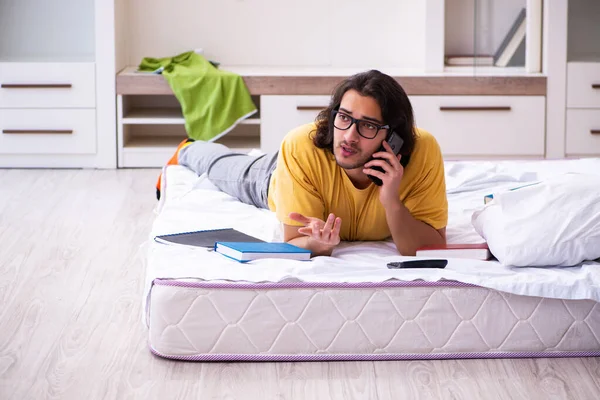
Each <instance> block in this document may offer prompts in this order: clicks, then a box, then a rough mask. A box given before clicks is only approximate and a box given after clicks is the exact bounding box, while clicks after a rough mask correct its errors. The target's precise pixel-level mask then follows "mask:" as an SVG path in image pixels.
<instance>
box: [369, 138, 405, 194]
mask: <svg viewBox="0 0 600 400" xmlns="http://www.w3.org/2000/svg"><path fill="white" fill-rule="evenodd" d="M385 141H386V142H388V144H389V145H390V147H391V148H392V151H393V152H394V154H395V155H396V157H398V154H400V149H402V145H403V144H404V139H402V137H401V136H400V135H399V134H397V133H396V132H395V131H390V133H389V134H388V135H387V137H386V138H385ZM380 151H387V150H386V149H385V148H384V147H383V144H382V145H381V147H380V148H379V149H378V150H377V151H376V153H377V152H380ZM375 158H376V157H371V159H370V160H369V161H371V160H374V159H375ZM371 168H373V169H374V170H376V171H379V172H384V171H383V168H381V167H377V166H375V167H371ZM368 176H369V179H370V180H371V181H373V183H374V184H376V185H377V186H381V185H382V184H383V182H381V179H379V178H377V177H376V176H373V175H368Z"/></svg>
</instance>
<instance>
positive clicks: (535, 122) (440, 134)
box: [410, 96, 545, 158]
mask: <svg viewBox="0 0 600 400" xmlns="http://www.w3.org/2000/svg"><path fill="white" fill-rule="evenodd" d="M410 100H411V103H412V105H413V109H414V115H415V123H416V125H417V127H419V128H423V129H425V130H427V131H429V132H430V133H431V134H433V135H434V136H435V137H436V138H437V140H438V142H439V144H440V147H441V149H442V153H443V154H444V156H449V157H456V158H460V157H461V156H469V157H471V156H476V157H486V156H493V157H505V156H509V157H515V156H516V157H519V156H540V157H541V156H543V155H544V127H545V98H544V96H510V97H507V96H411V97H410Z"/></svg>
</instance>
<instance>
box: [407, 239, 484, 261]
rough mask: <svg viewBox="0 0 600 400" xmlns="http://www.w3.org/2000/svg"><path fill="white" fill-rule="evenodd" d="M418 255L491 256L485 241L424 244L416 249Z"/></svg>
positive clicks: (480, 257) (451, 256)
mask: <svg viewBox="0 0 600 400" xmlns="http://www.w3.org/2000/svg"><path fill="white" fill-rule="evenodd" d="M416 255H417V256H418V257H449V258H471V259H475V260H488V259H490V258H491V257H492V253H490V249H489V247H488V245H487V243H475V244H454V243H453V244H446V245H442V246H426V247H422V248H420V249H417V254H416Z"/></svg>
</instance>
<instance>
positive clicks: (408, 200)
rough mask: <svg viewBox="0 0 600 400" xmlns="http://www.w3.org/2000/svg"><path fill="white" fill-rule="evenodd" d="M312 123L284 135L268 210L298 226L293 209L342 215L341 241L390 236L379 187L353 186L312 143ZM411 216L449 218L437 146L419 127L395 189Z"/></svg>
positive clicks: (439, 224) (434, 221)
mask: <svg viewBox="0 0 600 400" xmlns="http://www.w3.org/2000/svg"><path fill="white" fill-rule="evenodd" d="M315 129H316V127H315V124H314V123H312V124H307V125H303V126H300V127H298V128H296V129H294V130H293V131H291V132H290V133H288V134H287V135H286V137H285V138H284V140H283V142H282V144H281V148H280V150H279V154H278V157H277V167H276V168H275V171H274V172H273V175H272V177H271V182H270V184H269V195H268V202H269V208H270V209H271V210H272V211H275V212H276V215H277V218H278V219H279V220H280V221H281V222H283V223H284V224H287V225H295V226H298V225H300V224H299V223H297V222H296V221H293V220H291V219H290V218H289V216H288V215H289V214H290V213H291V212H298V213H300V214H303V215H305V216H307V217H317V218H320V219H322V220H325V219H326V217H327V215H329V213H333V214H335V215H336V216H337V217H340V218H341V219H342V227H341V231H340V239H341V240H344V241H356V240H384V239H386V238H388V237H390V236H391V233H390V230H389V228H388V225H387V220H386V218H385V210H384V208H383V206H382V205H381V202H380V201H379V186H377V185H375V184H373V183H372V184H371V185H369V186H368V187H367V188H366V189H357V188H355V187H354V185H353V184H352V182H351V181H350V178H348V175H346V172H345V171H344V169H343V168H341V167H340V166H338V165H337V163H336V161H335V157H334V156H333V154H331V152H330V151H329V150H325V149H319V148H317V147H315V145H314V144H313V142H312V135H311V132H313V133H312V134H314V131H315ZM398 194H399V196H400V200H401V201H402V203H403V204H404V205H405V206H406V208H408V210H409V211H410V213H411V214H412V216H413V217H414V218H416V219H418V220H420V221H423V222H425V223H427V224H429V225H431V226H432V227H433V228H435V229H441V228H443V227H445V226H446V224H447V222H448V201H447V198H446V183H445V179H444V163H443V159H442V155H441V152H440V148H439V145H438V143H437V141H436V140H435V138H434V137H433V136H432V135H431V134H430V133H428V132H426V131H424V130H421V129H418V130H417V140H416V143H415V147H414V150H413V153H412V154H411V157H410V162H409V163H408V165H407V166H406V168H405V170H404V176H403V177H402V182H401V183H400V188H399V190H398Z"/></svg>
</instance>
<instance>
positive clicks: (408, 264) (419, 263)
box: [387, 259, 448, 269]
mask: <svg viewBox="0 0 600 400" xmlns="http://www.w3.org/2000/svg"><path fill="white" fill-rule="evenodd" d="M446 265H448V260H443V259H442V260H410V261H397V262H391V263H388V265H387V267H388V268H390V269H396V268H438V269H443V268H446Z"/></svg>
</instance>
